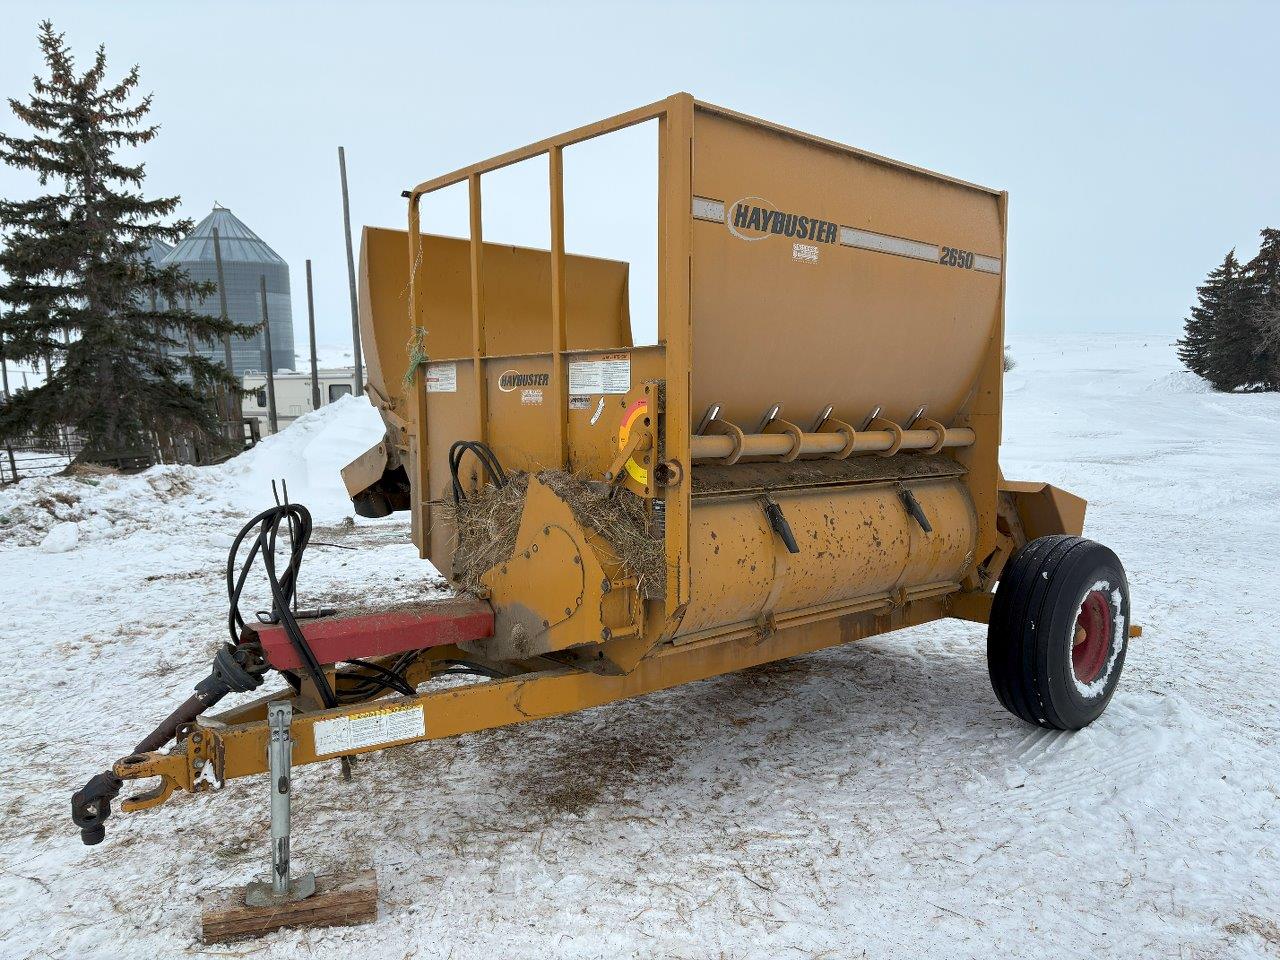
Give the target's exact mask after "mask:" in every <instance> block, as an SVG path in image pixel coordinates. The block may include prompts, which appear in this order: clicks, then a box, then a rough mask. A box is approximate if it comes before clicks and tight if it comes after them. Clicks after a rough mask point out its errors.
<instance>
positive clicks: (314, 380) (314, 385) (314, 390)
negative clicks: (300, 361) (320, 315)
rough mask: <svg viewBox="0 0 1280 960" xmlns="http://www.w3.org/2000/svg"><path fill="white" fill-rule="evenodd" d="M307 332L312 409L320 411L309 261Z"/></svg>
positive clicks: (314, 320) (313, 306)
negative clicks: (308, 335) (309, 351)
mask: <svg viewBox="0 0 1280 960" xmlns="http://www.w3.org/2000/svg"><path fill="white" fill-rule="evenodd" d="M307 330H308V331H310V334H311V409H312V410H319V409H320V373H319V371H318V370H317V369H316V302H315V298H314V297H313V296H312V295H311V261H310V260H308V261H307Z"/></svg>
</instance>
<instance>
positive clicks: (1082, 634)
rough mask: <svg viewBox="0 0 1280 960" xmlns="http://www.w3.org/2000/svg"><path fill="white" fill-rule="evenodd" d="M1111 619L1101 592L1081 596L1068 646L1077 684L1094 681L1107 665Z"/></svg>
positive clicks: (1107, 602) (1107, 603) (1108, 605)
mask: <svg viewBox="0 0 1280 960" xmlns="http://www.w3.org/2000/svg"><path fill="white" fill-rule="evenodd" d="M1113 617H1114V615H1113V613H1112V610H1111V598H1110V597H1108V596H1107V594H1106V592H1105V591H1103V590H1092V591H1090V592H1089V593H1088V594H1086V595H1085V598H1084V602H1083V603H1081V604H1080V612H1079V613H1078V614H1077V615H1076V629H1075V636H1074V637H1073V638H1072V642H1071V669H1072V670H1073V671H1074V672H1075V675H1076V679H1077V680H1079V681H1080V682H1081V683H1092V682H1093V681H1094V680H1097V679H1098V675H1099V674H1100V673H1102V668H1103V667H1105V666H1106V665H1107V654H1109V653H1110V652H1111V634H1112V623H1113Z"/></svg>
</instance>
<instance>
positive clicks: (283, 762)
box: [245, 700, 316, 907]
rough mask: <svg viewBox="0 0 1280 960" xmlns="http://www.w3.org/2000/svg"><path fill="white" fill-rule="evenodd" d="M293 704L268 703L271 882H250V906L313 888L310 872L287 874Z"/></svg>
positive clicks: (291, 897) (297, 897)
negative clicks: (296, 875)
mask: <svg viewBox="0 0 1280 960" xmlns="http://www.w3.org/2000/svg"><path fill="white" fill-rule="evenodd" d="M292 721H293V705H292V704H291V703H290V702H289V701H288V700H272V701H271V702H270V703H268V704H267V730H268V735H269V737H270V739H269V740H268V741H267V765H268V767H269V769H270V771H271V884H270V888H269V889H268V885H267V884H265V883H251V884H249V888H248V890H247V891H246V892H245V902H246V903H248V904H249V905H250V906H253V907H264V906H270V905H272V904H273V903H279V902H280V901H282V900H303V899H305V898H306V897H309V896H311V894H313V893H315V892H316V878H315V874H313V873H304V874H300V875H299V876H298V877H297V878H290V876H289V830H290V827H291V826H292V822H291V821H292V811H291V809H290V800H291V799H292V796H293V737H292V736H291V735H290V731H289V727H290V724H291V723H292Z"/></svg>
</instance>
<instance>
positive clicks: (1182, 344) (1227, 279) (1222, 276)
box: [1178, 250, 1248, 390]
mask: <svg viewBox="0 0 1280 960" xmlns="http://www.w3.org/2000/svg"><path fill="white" fill-rule="evenodd" d="M1196 298H1197V303H1196V305H1195V306H1194V307H1192V308H1191V316H1190V317H1188V318H1187V320H1186V326H1185V329H1184V335H1183V338H1182V339H1181V340H1179V341H1178V357H1179V358H1180V359H1181V360H1182V362H1183V363H1184V364H1185V365H1186V366H1187V367H1188V369H1190V370H1191V371H1192V372H1194V373H1197V374H1199V375H1200V376H1202V377H1204V378H1205V379H1206V380H1208V381H1209V382H1210V383H1211V384H1213V386H1214V388H1215V389H1218V390H1234V389H1235V388H1236V387H1238V386H1240V385H1241V384H1242V383H1243V382H1244V381H1243V380H1241V379H1239V374H1238V371H1239V370H1240V369H1242V368H1243V366H1245V364H1241V363H1238V362H1236V361H1237V360H1238V354H1239V352H1240V351H1239V350H1238V349H1236V347H1235V346H1234V345H1233V341H1234V340H1236V339H1238V338H1239V337H1240V336H1241V331H1240V328H1241V325H1242V322H1243V313H1242V311H1241V302H1240V262H1239V261H1238V260H1236V252H1235V251H1234V250H1231V251H1228V253H1227V255H1226V256H1225V257H1224V258H1223V259H1222V263H1221V265H1219V266H1218V267H1217V268H1216V269H1214V270H1213V271H1212V272H1211V273H1210V274H1209V276H1208V277H1207V278H1206V279H1205V282H1204V283H1203V284H1201V285H1200V286H1199V287H1197V288H1196ZM1247 346H1248V345H1247V344H1246V352H1247Z"/></svg>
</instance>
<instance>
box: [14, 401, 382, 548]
mask: <svg viewBox="0 0 1280 960" xmlns="http://www.w3.org/2000/svg"><path fill="white" fill-rule="evenodd" d="M382 435H383V424H382V420H381V418H380V417H379V416H378V412H377V411H376V410H375V409H374V408H373V406H372V405H371V404H370V403H369V402H368V400H366V399H365V398H363V397H352V396H346V397H342V398H341V399H340V400H338V401H337V402H336V403H332V404H330V405H329V406H327V407H322V408H321V409H319V410H316V411H314V412H312V413H308V414H306V415H305V416H302V417H299V418H298V419H297V420H295V421H294V422H293V423H292V424H290V425H289V426H288V427H286V428H285V429H284V430H282V431H281V432H280V433H278V434H276V435H274V436H271V437H267V438H266V439H265V440H263V441H262V442H261V443H259V444H258V445H257V446H256V447H254V448H253V449H252V450H248V451H246V452H245V453H243V454H241V455H240V456H238V457H235V458H233V459H231V460H228V461H227V462H226V463H223V464H219V465H218V466H213V467H191V466H184V465H170V466H158V467H152V468H151V469H150V470H146V471H144V472H142V473H139V474H134V475H132V476H115V475H106V476H93V477H89V476H55V477H32V478H29V479H25V480H23V481H21V482H20V483H18V484H15V485H13V486H10V487H7V488H5V489H3V490H0V544H2V545H3V546H5V547H18V546H34V545H37V544H39V545H41V546H42V548H43V549H44V550H46V551H55V550H56V551H65V550H71V549H74V548H75V547H76V545H77V543H83V542H86V541H93V540H105V539H115V538H118V537H124V536H128V535H130V534H132V533H134V532H137V531H139V530H142V529H151V530H164V529H169V530H172V529H174V528H175V527H176V526H179V525H188V526H190V525H192V524H197V525H199V524H200V523H201V522H202V521H203V522H213V523H214V524H216V525H217V526H219V527H221V528H229V527H231V526H234V523H235V520H236V518H241V517H243V518H244V519H247V518H248V516H249V515H251V514H254V513H257V512H258V511H259V510H262V509H264V508H265V507H267V506H269V505H270V504H271V503H272V499H271V481H272V480H282V479H283V480H284V481H285V482H286V483H287V484H288V488H289V499H290V500H292V501H294V502H296V503H302V504H305V505H306V506H307V507H308V508H309V509H310V510H311V512H312V514H313V515H314V516H315V518H316V520H317V521H318V522H321V523H328V522H333V521H336V520H339V519H341V518H342V517H344V516H347V515H349V514H350V513H351V501H350V500H349V499H348V497H347V493H346V489H345V487H343V485H342V477H341V476H340V474H339V470H340V469H341V468H342V467H343V466H345V465H346V464H347V463H349V462H351V460H353V459H354V458H355V457H356V456H358V455H359V454H361V453H363V452H364V451H365V450H367V449H368V448H369V447H371V446H372V445H373V444H375V443H377V442H378V441H379V440H380V439H381V438H382ZM55 534H56V536H55Z"/></svg>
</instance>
